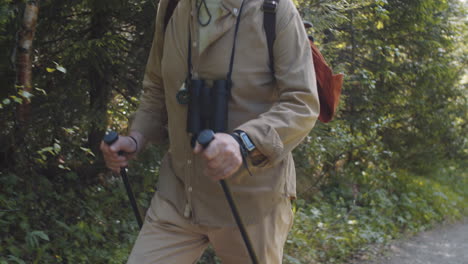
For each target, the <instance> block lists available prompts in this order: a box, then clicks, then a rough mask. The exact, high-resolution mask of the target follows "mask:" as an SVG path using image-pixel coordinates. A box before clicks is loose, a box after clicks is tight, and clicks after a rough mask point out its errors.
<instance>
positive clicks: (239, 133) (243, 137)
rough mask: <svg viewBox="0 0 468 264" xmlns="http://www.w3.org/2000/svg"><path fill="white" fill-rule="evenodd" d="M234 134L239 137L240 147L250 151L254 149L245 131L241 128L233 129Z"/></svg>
mask: <svg viewBox="0 0 468 264" xmlns="http://www.w3.org/2000/svg"><path fill="white" fill-rule="evenodd" d="M234 133H235V134H237V136H238V137H239V139H240V142H239V143H240V144H242V147H243V148H244V149H245V150H246V151H247V152H249V153H250V152H252V151H253V150H254V149H255V144H254V143H253V142H252V140H250V138H249V136H248V135H247V133H245V132H244V131H242V130H235V131H234Z"/></svg>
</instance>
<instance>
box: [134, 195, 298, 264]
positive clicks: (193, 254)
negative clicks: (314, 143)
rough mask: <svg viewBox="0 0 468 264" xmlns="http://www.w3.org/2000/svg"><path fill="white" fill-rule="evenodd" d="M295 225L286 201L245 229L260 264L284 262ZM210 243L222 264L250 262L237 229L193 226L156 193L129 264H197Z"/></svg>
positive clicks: (289, 205) (288, 202) (245, 263)
mask: <svg viewBox="0 0 468 264" xmlns="http://www.w3.org/2000/svg"><path fill="white" fill-rule="evenodd" d="M226 210H229V208H226ZM241 217H242V216H241ZM292 222H293V214H292V211H291V204H290V201H289V199H287V198H285V199H284V201H283V202H282V203H280V204H278V205H277V206H276V207H275V209H273V211H272V212H271V213H270V214H269V215H267V216H266V217H265V218H264V219H262V220H261V221H259V223H257V224H254V225H248V226H246V229H247V233H248V234H249V237H250V240H252V244H253V247H254V250H255V253H256V254H257V257H258V260H259V262H260V263H262V264H277V263H281V262H282V258H283V246H284V243H285V241H286V238H287V235H288V232H289V229H290V228H291V226H292ZM210 243H211V245H212V246H213V248H214V250H215V252H216V256H217V257H218V258H220V259H221V261H222V263H223V264H248V263H251V260H250V258H249V255H248V252H247V248H246V247H245V245H244V242H243V240H242V237H241V235H240V232H239V229H238V228H237V227H206V226H199V225H194V224H192V223H190V221H189V220H188V219H186V218H184V217H182V216H180V215H179V213H178V212H177V211H176V210H175V208H174V207H173V206H172V205H171V204H170V203H168V202H167V201H165V200H164V199H162V198H160V197H159V195H158V194H157V193H156V194H155V195H154V197H153V200H152V201H151V207H150V208H149V209H148V211H147V214H146V219H145V223H144V224H143V228H142V229H141V231H140V233H139V235H138V238H137V240H136V242H135V245H134V247H133V250H132V253H131V254H130V257H129V259H128V262H127V264H150V263H151V264H192V263H197V261H198V259H199V258H200V257H201V255H202V254H203V251H204V250H205V249H206V247H207V246H208V244H210Z"/></svg>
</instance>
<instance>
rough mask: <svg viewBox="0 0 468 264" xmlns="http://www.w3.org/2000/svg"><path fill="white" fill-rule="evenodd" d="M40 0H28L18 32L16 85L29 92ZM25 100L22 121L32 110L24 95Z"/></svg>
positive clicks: (19, 114)
mask: <svg viewBox="0 0 468 264" xmlns="http://www.w3.org/2000/svg"><path fill="white" fill-rule="evenodd" d="M39 2H40V1H39V0H36V1H27V2H26V6H25V8H24V16H23V22H22V28H21V29H20V31H19V32H18V42H17V57H16V71H17V73H16V85H17V87H18V89H22V90H23V91H24V92H27V93H29V94H31V93H32V86H33V85H32V62H33V58H32V53H33V48H32V47H33V40H34V33H35V32H36V23H37V17H38V13H39ZM22 99H23V102H22V103H21V104H20V105H19V106H18V108H17V118H18V120H19V122H20V123H25V122H27V121H28V119H29V117H30V112H31V105H30V101H29V99H28V98H27V97H24V96H23V98H22Z"/></svg>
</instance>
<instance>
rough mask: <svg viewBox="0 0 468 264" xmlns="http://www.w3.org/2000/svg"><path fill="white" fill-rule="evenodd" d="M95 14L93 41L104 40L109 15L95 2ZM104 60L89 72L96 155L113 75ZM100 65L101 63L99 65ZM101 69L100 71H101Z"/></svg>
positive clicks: (91, 143)
mask: <svg viewBox="0 0 468 264" xmlns="http://www.w3.org/2000/svg"><path fill="white" fill-rule="evenodd" d="M93 3H94V4H93V6H92V8H93V9H94V10H93V14H92V17H91V35H90V38H91V39H102V38H103V37H104V36H105V34H106V32H107V26H108V16H109V14H108V13H106V12H105V10H102V9H101V8H100V7H99V2H98V1H95V2H93ZM101 56H103V58H101V60H98V62H96V61H94V62H90V64H89V70H88V78H89V84H90V90H89V96H90V110H91V113H92V114H93V115H94V117H93V118H92V123H91V127H90V129H89V134H88V144H89V147H90V149H91V150H92V151H93V152H94V153H96V154H97V153H99V151H100V150H99V145H100V142H101V140H102V138H103V136H104V133H105V128H106V126H107V105H108V103H109V99H110V94H111V87H110V85H111V81H112V75H111V74H110V73H109V67H110V65H102V62H103V61H106V59H105V58H104V56H106V55H105V54H102V55H101ZM98 63H101V65H99V64H98ZM99 68H100V69H99Z"/></svg>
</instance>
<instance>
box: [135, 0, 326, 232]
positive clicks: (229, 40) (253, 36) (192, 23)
mask: <svg viewBox="0 0 468 264" xmlns="http://www.w3.org/2000/svg"><path fill="white" fill-rule="evenodd" d="M167 1H168V0H161V2H160V6H159V8H158V15H157V21H156V32H155V36H154V41H153V46H152V49H151V53H150V56H149V59H148V65H147V69H146V73H145V78H144V82H143V85H144V93H143V95H142V97H141V104H140V106H139V108H138V110H137V112H136V114H135V119H134V122H133V123H132V126H131V130H136V131H139V132H141V133H142V134H143V135H144V136H145V137H146V138H147V139H149V140H151V141H153V142H156V143H159V142H163V141H164V140H165V139H166V135H168V139H169V145H170V148H169V150H168V152H167V154H166V155H165V157H164V159H163V161H162V163H161V168H160V171H159V174H160V175H159V182H158V190H159V193H160V195H161V196H162V197H163V198H165V199H166V200H168V201H169V202H170V203H172V204H173V205H174V206H175V207H176V209H177V210H178V211H179V213H180V214H181V215H185V217H187V218H190V219H191V220H192V222H193V223H195V224H200V225H209V226H231V225H234V224H235V222H234V219H233V217H232V215H231V212H230V210H229V207H228V204H227V202H226V199H225V197H224V194H223V192H222V189H221V187H220V185H219V183H217V182H212V181H211V179H210V178H208V177H207V176H205V175H203V163H202V161H201V159H200V157H198V156H195V155H194V154H193V151H192V149H191V146H190V137H189V135H188V134H187V132H186V122H187V121H186V119H187V105H181V104H179V103H178V102H177V100H176V94H177V92H178V91H179V89H180V88H181V86H182V85H183V83H184V81H185V79H186V77H187V68H188V67H187V55H188V46H189V45H188V42H189V30H190V32H192V33H191V44H190V46H191V47H192V65H193V77H194V78H198V79H205V80H216V79H226V74H227V72H228V68H229V61H230V56H231V50H232V47H233V41H234V29H235V24H236V18H237V16H238V15H239V11H240V8H241V4H242V1H241V0H222V1H221V5H222V13H221V15H220V16H219V17H218V19H216V20H215V21H213V22H212V23H215V24H216V27H215V29H216V30H214V31H213V32H212V34H211V37H210V38H209V40H208V45H206V48H205V49H203V50H202V49H199V48H198V47H197V45H198V43H199V36H198V27H199V24H198V22H197V20H196V19H197V16H196V8H195V2H196V1H191V0H180V3H179V4H178V6H177V8H176V9H175V11H174V14H173V16H172V18H171V20H170V21H169V25H168V26H167V29H166V32H165V33H164V29H163V17H164V13H165V10H166V5H167ZM262 4H263V0H245V4H244V8H243V11H242V14H241V20H240V26H239V33H238V38H237V44H236V45H237V48H236V55H235V59H234V70H233V75H232V76H233V77H232V79H233V87H232V97H231V100H230V102H229V121H228V126H229V130H230V131H233V130H235V129H240V130H243V131H245V132H246V133H247V134H248V135H249V137H250V138H251V139H252V141H253V142H254V144H255V145H256V147H257V148H258V149H259V150H260V151H261V152H262V153H263V154H264V155H265V156H266V157H267V158H268V160H267V161H266V162H265V163H263V164H262V165H261V166H257V167H253V166H250V170H251V172H252V174H253V176H250V175H249V174H248V172H247V171H246V170H245V169H244V168H243V167H241V169H240V170H239V171H238V172H237V173H236V174H235V175H234V176H233V177H232V178H231V179H229V180H227V182H228V183H229V184H230V187H231V191H232V193H233V196H234V199H235V201H236V202H237V204H238V208H239V210H240V214H241V216H242V218H243V220H244V222H246V223H255V222H256V221H257V220H258V219H260V218H261V217H263V216H264V215H266V214H267V213H269V212H270V211H271V209H272V208H273V207H274V206H275V204H276V203H277V202H278V201H279V200H280V199H284V197H294V196H295V195H296V193H295V192H296V190H295V189H296V185H295V184H296V183H295V182H296V178H295V177H296V176H295V169H294V162H293V159H292V155H291V151H292V150H293V149H294V147H296V146H297V145H298V144H299V143H300V142H301V140H302V139H303V138H304V137H305V136H306V135H307V134H308V132H309V131H310V130H311V129H312V127H313V126H314V124H315V121H316V119H317V117H318V114H319V109H320V108H319V101H318V95H317V89H316V79H315V73H314V68H313V67H314V66H313V63H312V58H311V51H310V46H309V42H308V40H307V35H306V32H305V30H304V28H303V25H302V20H301V17H300V16H299V14H298V12H297V10H296V8H295V7H294V4H293V3H292V1H291V0H281V1H279V6H278V9H277V14H276V16H277V17H276V40H275V42H274V59H275V62H274V72H275V73H274V75H273V73H272V71H271V70H270V61H269V58H268V47H267V41H266V35H265V32H264V29H263V11H262Z"/></svg>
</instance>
